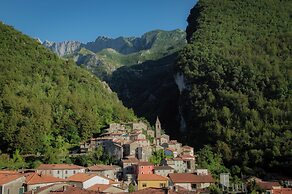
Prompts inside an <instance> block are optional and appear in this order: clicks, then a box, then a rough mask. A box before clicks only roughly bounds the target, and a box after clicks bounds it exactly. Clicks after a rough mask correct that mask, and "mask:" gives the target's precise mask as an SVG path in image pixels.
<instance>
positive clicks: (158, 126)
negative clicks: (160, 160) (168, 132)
mask: <svg viewBox="0 0 292 194" xmlns="http://www.w3.org/2000/svg"><path fill="white" fill-rule="evenodd" d="M155 137H156V138H160V137H161V123H160V121H159V119H158V116H157V118H156V123H155Z"/></svg>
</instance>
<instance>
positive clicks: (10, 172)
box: [0, 170, 20, 174]
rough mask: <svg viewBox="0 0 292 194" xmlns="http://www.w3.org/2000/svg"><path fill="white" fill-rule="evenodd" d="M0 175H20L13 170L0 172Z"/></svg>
mask: <svg viewBox="0 0 292 194" xmlns="http://www.w3.org/2000/svg"><path fill="white" fill-rule="evenodd" d="M0 174H20V173H19V172H17V171H15V170H0Z"/></svg>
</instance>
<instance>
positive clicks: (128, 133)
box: [0, 118, 291, 194]
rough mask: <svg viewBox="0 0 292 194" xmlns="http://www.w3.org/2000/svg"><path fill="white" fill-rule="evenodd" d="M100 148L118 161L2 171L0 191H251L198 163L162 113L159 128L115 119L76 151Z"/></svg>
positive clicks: (272, 188) (274, 186) (269, 186)
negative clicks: (163, 126)
mask: <svg viewBox="0 0 292 194" xmlns="http://www.w3.org/2000/svg"><path fill="white" fill-rule="evenodd" d="M98 149H102V150H103V152H105V153H107V154H109V156H110V157H111V158H112V159H113V161H114V163H115V165H113V164H110V165H104V164H94V165H91V166H88V167H84V166H79V165H75V164H41V165H40V166H38V167H37V168H36V169H21V170H18V171H10V170H0V194H17V193H19V194H23V193H26V194H37V193H38V194H49V193H60V194H61V193H68V194H75V193H76V194H77V193H78V194H94V193H128V192H131V193H137V194H139V193H141V194H144V193H145V194H146V193H161V194H164V193H212V191H211V190H210V186H212V185H214V184H217V185H218V184H219V185H220V187H222V189H223V190H224V189H229V190H225V191H226V192H227V193H246V192H247V188H246V186H245V185H244V184H241V185H234V184H229V174H228V173H223V174H220V183H219V182H218V180H217V181H216V180H215V179H214V178H213V176H212V175H211V174H210V172H209V171H208V170H207V169H198V168H196V160H195V154H194V148H193V147H190V146H188V145H182V144H181V143H180V142H178V141H177V140H170V137H169V136H168V135H167V134H165V133H164V132H163V130H162V129H161V123H160V121H159V119H158V118H157V120H156V123H155V130H153V129H151V127H148V125H147V124H145V123H144V122H142V121H139V122H131V123H112V124H110V125H109V127H108V128H107V129H105V130H104V132H103V133H101V135H100V136H99V137H97V138H90V139H89V140H88V141H85V142H82V143H80V153H75V155H79V156H85V155H87V154H90V153H92V152H94V151H96V150H98ZM72 156H73V157H74V154H72ZM155 157H157V158H155ZM251 181H254V182H256V184H257V185H259V187H260V188H262V189H263V191H267V192H270V193H276V192H278V191H280V192H282V191H283V192H286V191H288V192H291V189H290V188H282V186H281V185H280V184H279V182H266V181H262V180H261V179H258V178H253V179H252V180H251ZM285 184H289V185H290V184H291V182H287V183H285Z"/></svg>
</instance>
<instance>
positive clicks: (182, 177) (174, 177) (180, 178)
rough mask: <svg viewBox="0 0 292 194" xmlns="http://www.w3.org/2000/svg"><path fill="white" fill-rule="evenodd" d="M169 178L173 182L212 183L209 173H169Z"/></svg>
mask: <svg viewBox="0 0 292 194" xmlns="http://www.w3.org/2000/svg"><path fill="white" fill-rule="evenodd" d="M168 176H169V178H170V179H171V181H172V182H173V183H214V182H215V180H214V179H213V177H212V176H211V175H195V174H191V173H170V174H168Z"/></svg>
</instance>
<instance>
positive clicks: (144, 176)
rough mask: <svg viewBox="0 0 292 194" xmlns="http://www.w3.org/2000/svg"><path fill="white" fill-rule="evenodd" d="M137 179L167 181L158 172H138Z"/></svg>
mask: <svg viewBox="0 0 292 194" xmlns="http://www.w3.org/2000/svg"><path fill="white" fill-rule="evenodd" d="M137 180H138V181H167V180H168V179H167V178H165V177H163V176H160V175H158V174H139V175H138V179H137Z"/></svg>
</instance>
